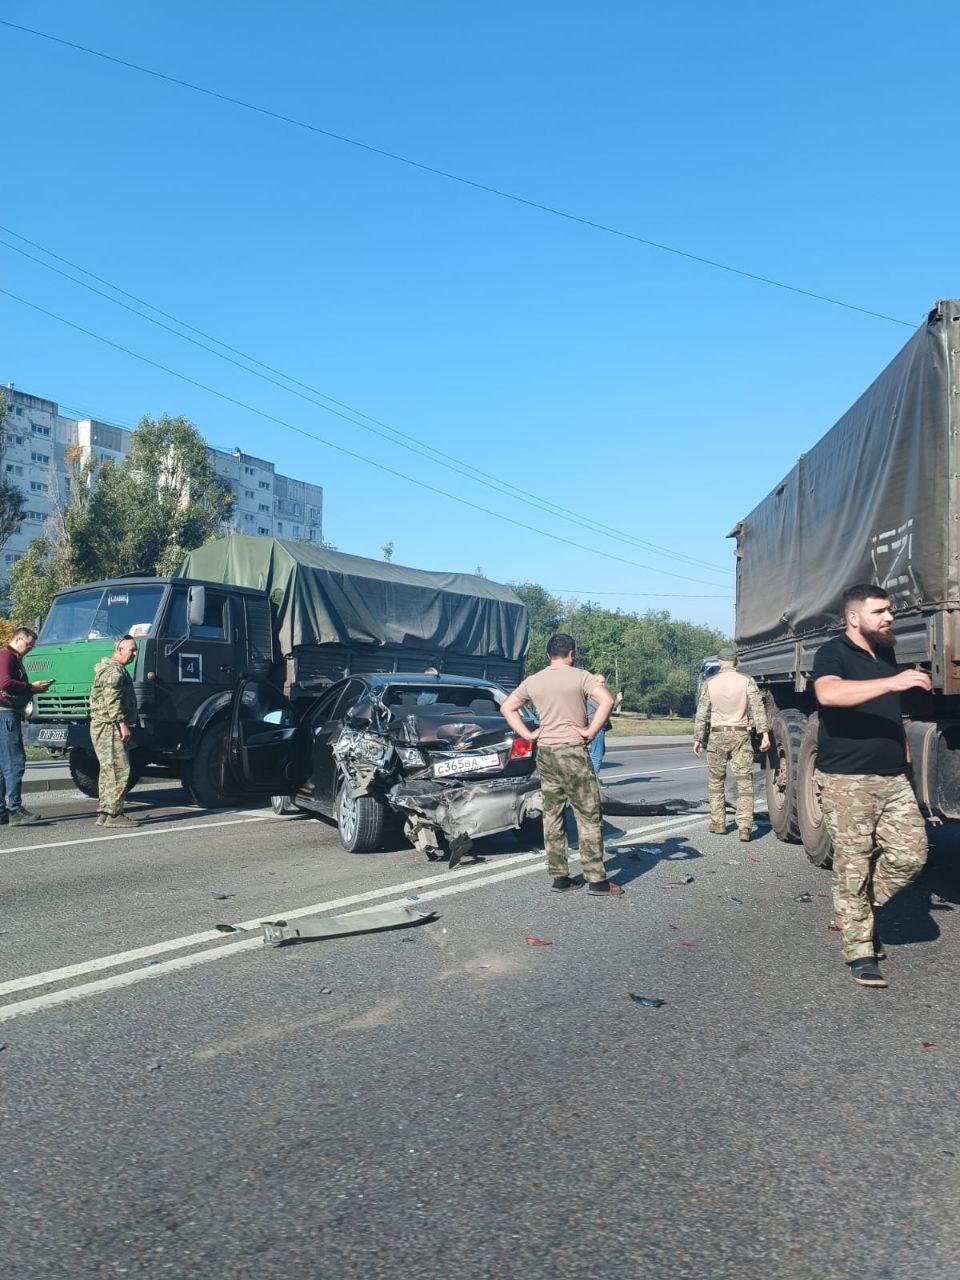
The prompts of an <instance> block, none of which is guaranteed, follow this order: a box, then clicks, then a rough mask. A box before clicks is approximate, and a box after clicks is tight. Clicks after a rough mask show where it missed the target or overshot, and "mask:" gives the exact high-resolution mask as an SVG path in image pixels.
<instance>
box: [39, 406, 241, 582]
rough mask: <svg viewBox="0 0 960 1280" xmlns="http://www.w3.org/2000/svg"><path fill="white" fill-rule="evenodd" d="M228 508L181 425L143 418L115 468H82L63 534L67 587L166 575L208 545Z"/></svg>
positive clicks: (194, 439)
mask: <svg viewBox="0 0 960 1280" xmlns="http://www.w3.org/2000/svg"><path fill="white" fill-rule="evenodd" d="M233 505H234V497H233V494H232V493H231V491H230V489H229V488H228V487H227V486H226V485H225V484H224V483H223V481H221V480H220V479H219V477H218V476H217V475H216V473H215V472H214V469H213V466H212V464H211V462H210V458H209V455H208V453H207V447H206V445H205V444H204V442H203V438H202V437H201V435H200V433H199V432H198V431H197V429H196V427H195V426H194V425H193V424H192V423H191V422H188V421H187V419H186V418H170V417H166V416H164V417H162V418H160V419H158V420H157V421H156V422H154V421H152V420H151V419H150V418H143V419H142V420H141V422H140V424H139V426H138V427H137V429H136V430H135V431H134V433H133V439H132V441H131V448H130V456H129V458H127V459H126V460H125V461H124V462H123V463H122V464H121V465H120V466H116V465H114V464H113V463H112V462H104V463H102V464H101V465H100V466H99V469H97V464H96V462H95V461H94V460H93V459H87V460H86V461H84V462H82V463H81V464H80V466H79V467H78V469H77V472H76V475H75V479H74V483H73V485H72V499H71V503H70V506H69V507H68V509H67V511H66V512H65V513H64V531H65V534H66V539H67V542H68V544H69V548H70V566H71V575H72V580H73V581H74V582H89V581H91V580H93V579H96V578H113V577H117V576H118V575H120V574H126V573H142V574H152V573H161V574H162V573H171V572H173V570H174V569H175V568H176V567H177V565H179V563H180V562H181V560H182V559H183V557H184V555H185V554H186V553H187V552H188V551H192V550H193V549H194V548H195V547H199V546H202V545H203V543H204V542H208V541H209V540H210V538H212V537H215V536H216V535H217V534H218V533H219V531H220V527H221V525H222V523H223V522H224V521H225V520H227V519H228V518H229V517H230V515H231V513H232V511H233Z"/></svg>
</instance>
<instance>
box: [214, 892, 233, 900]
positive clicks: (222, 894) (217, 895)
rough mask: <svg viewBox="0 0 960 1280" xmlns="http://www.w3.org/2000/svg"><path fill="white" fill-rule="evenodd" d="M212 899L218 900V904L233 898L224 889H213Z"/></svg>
mask: <svg viewBox="0 0 960 1280" xmlns="http://www.w3.org/2000/svg"><path fill="white" fill-rule="evenodd" d="M210 897H211V898H216V899H217V901H218V902H226V900H227V898H232V897H233V894H232V893H227V892H226V890H224V889H211V890H210Z"/></svg>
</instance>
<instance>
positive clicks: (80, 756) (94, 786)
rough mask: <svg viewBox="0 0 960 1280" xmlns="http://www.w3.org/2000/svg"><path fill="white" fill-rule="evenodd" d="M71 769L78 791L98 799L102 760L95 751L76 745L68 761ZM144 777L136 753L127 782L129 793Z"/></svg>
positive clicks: (132, 758)
mask: <svg viewBox="0 0 960 1280" xmlns="http://www.w3.org/2000/svg"><path fill="white" fill-rule="evenodd" d="M68 767H69V769H70V777H71V778H72V779H73V785H74V786H75V787H76V788H77V790H78V791H82V792H83V794H84V795H85V796H90V798H91V799H93V800H96V799H98V797H99V795H100V761H99V760H98V759H97V757H96V754H95V753H94V752H93V751H87V749H86V748H85V747H74V748H73V749H72V750H71V752H70V759H69V761H68ZM142 777H143V765H142V764H140V763H139V761H138V760H137V757H136V755H133V756H131V757H130V781H129V782H128V783H127V795H129V794H130V792H131V791H132V790H133V788H134V787H135V786H136V785H137V783H138V782H139V781H140V779H141V778H142Z"/></svg>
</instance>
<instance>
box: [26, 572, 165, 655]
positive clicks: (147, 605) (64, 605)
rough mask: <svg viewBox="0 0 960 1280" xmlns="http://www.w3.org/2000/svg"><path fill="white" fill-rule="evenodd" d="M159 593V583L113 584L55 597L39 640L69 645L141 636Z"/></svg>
mask: <svg viewBox="0 0 960 1280" xmlns="http://www.w3.org/2000/svg"><path fill="white" fill-rule="evenodd" d="M163 592H164V588H163V586H156V587H125V586H116V587H106V588H104V587H96V588H94V589H93V590H91V591H73V592H71V593H70V594H69V595H65V596H59V597H58V598H57V599H56V600H54V602H53V605H52V606H51V609H50V612H49V613H48V614H47V619H46V621H45V622H44V624H43V629H42V630H41V632H40V639H39V643H40V644H73V643H75V642H76V641H78V640H116V639H117V638H118V637H119V636H125V635H132V636H134V637H137V636H145V635H146V634H147V632H148V631H149V630H150V627H151V625H152V623H153V620H154V618H155V617H156V614H157V609H158V607H159V605H160V601H161V599H162V598H163Z"/></svg>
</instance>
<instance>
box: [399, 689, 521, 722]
mask: <svg viewBox="0 0 960 1280" xmlns="http://www.w3.org/2000/svg"><path fill="white" fill-rule="evenodd" d="M505 696H506V695H505V694H504V692H503V690H502V689H494V688H489V689H488V688H484V687H482V686H479V687H478V686H477V685H453V684H438V683H437V682H436V681H433V682H432V683H431V682H430V681H426V682H425V683H424V684H422V685H416V684H405V685H396V686H394V687H392V688H391V687H388V688H386V689H385V690H384V694H383V700H384V702H385V703H386V705H387V706H388V707H389V708H390V710H391V711H392V712H393V713H394V715H398V716H405V715H410V714H411V713H413V714H414V715H422V714H424V713H427V714H430V713H431V712H433V711H436V712H438V713H446V712H450V711H462V712H465V713H470V712H472V713H473V714H474V715H478V716H495V715H497V714H498V712H499V710H500V703H501V702H502V701H503V699H504V697H505Z"/></svg>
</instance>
